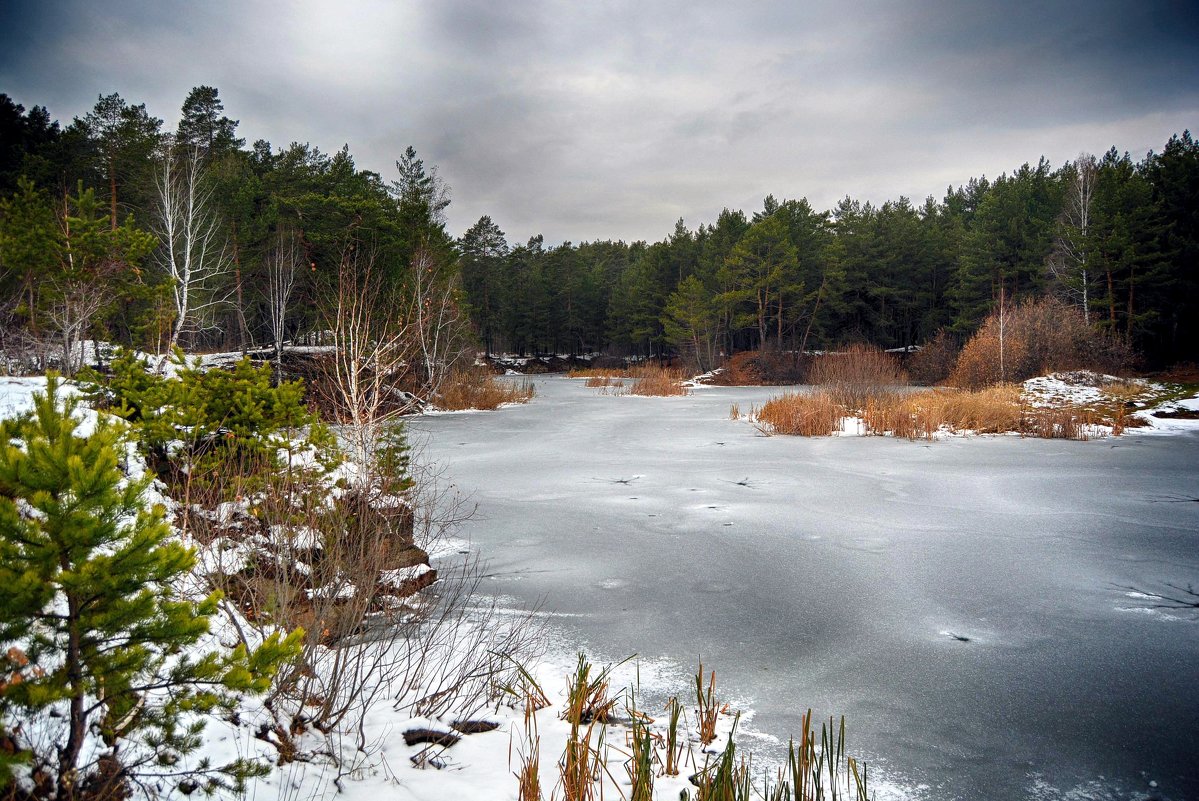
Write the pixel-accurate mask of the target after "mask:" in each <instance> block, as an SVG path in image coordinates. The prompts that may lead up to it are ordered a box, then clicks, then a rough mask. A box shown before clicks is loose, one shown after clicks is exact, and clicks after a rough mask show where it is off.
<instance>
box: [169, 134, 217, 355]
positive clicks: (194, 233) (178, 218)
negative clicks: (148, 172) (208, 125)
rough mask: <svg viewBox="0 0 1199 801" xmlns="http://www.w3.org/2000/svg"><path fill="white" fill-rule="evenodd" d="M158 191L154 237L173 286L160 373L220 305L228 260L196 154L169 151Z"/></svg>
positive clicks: (210, 193)
mask: <svg viewBox="0 0 1199 801" xmlns="http://www.w3.org/2000/svg"><path fill="white" fill-rule="evenodd" d="M156 188H157V191H158V208H157V219H156V220H155V228H156V230H155V233H156V234H157V235H158V239H159V241H160V242H161V243H162V247H161V249H160V251H159V257H160V260H161V264H162V267H163V270H164V271H165V272H166V275H167V279H168V280H169V281H170V282H171V300H172V302H173V306H174V308H173V311H174V317H175V321H174V324H173V325H172V326H171V334H170V340H169V341H168V343H167V348H166V351H165V352H164V353H163V354H162V357H161V358H160V359H159V362H158V370H159V371H161V370H162V369H163V367H164V365H165V364H166V361H167V358H168V357H169V355H170V353H171V351H173V350H174V348H175V346H176V345H178V344H179V338H180V336H182V334H183V333H184V332H185V331H194V330H198V329H200V328H202V327H203V324H202V321H203V320H204V318H205V317H206V316H207V315H208V314H210V313H211V312H212V311H213V310H214V309H215V308H216V307H218V306H220V305H221V304H222V303H224V301H225V298H224V297H223V296H221V295H220V294H219V293H217V292H216V290H215V286H214V285H215V283H216V279H217V278H219V277H220V276H221V275H223V274H225V273H226V272H228V267H229V258H228V254H227V253H226V251H225V241H224V237H223V236H222V235H221V230H222V229H221V225H220V222H219V220H218V218H217V214H216V211H215V209H214V208H213V203H212V190H211V188H210V187H209V185H208V183H207V181H206V180H205V175H204V168H203V165H202V157H201V153H200V151H199V150H198V149H196V148H189V149H185V150H184V151H182V152H181V153H175V152H174V149H173V148H167V150H166V152H165V154H164V155H163V158H162V163H161V165H160V168H159V171H158V174H157V176H156Z"/></svg>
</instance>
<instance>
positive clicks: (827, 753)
mask: <svg viewBox="0 0 1199 801" xmlns="http://www.w3.org/2000/svg"><path fill="white" fill-rule="evenodd" d="M763 796H764V797H765V798H767V799H769V801H838V800H839V799H845V801H850V800H851V799H852V800H853V801H869V799H870V792H869V789H868V782H867V777H866V766H865V765H864V764H863V763H861V762H859V761H858V760H856V759H854V758H853V757H851V756H849V755H848V754H847V753H846V751H845V718H844V717H842V718H841V722H840V724H839V725H838V724H837V723H836V721H835V720H834V719H833V718H829V719H828V722H827V723H821V724H820V737H819V739H817V737H816V731H815V729H814V727H813V726H812V710H810V709H809V710H808V712H807V714H806V715H804V718H803V731H802V732H801V734H800V740H799V743H798V744H796V742H795V739H794V738H792V740H791V742H790V743H789V744H788V747H787V764H786V766H785V767H784V768H783V769H782V770H780V771H779V776H778V779H777V781H776V783H775V784H774V785H773V786H770V785H769V784H768V785H767V787H766V788H765V793H764V794H763Z"/></svg>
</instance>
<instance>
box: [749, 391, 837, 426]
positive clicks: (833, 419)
mask: <svg viewBox="0 0 1199 801" xmlns="http://www.w3.org/2000/svg"><path fill="white" fill-rule="evenodd" d="M844 415H845V410H844V409H843V408H842V407H841V406H840V405H838V404H837V403H836V402H835V401H834V400H833V398H832V396H831V395H829V394H828V393H826V392H814V393H812V394H801V393H795V392H788V393H786V394H783V395H780V396H779V397H777V398H771V399H770V400H768V401H766V403H765V404H764V405H763V406H762V408H761V409H758V410H757V412H756V414H755V415H754V419H755V422H756V423H757V425H758V428H759V429H760V430H761V431H763V432H764V433H768V434H791V435H795V436H801V437H823V436H827V435H829V434H832V433H833V432H834V431H839V430H840V429H841V418H842V417H843V416H844Z"/></svg>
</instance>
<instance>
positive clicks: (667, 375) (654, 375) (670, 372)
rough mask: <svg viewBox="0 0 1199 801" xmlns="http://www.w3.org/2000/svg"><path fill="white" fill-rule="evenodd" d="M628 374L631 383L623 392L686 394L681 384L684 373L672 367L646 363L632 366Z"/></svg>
mask: <svg viewBox="0 0 1199 801" xmlns="http://www.w3.org/2000/svg"><path fill="white" fill-rule="evenodd" d="M629 375H630V377H631V378H632V379H633V383H632V385H630V386H629V387H628V389H627V391H626V392H625V393H624V394H628V395H648V396H660V397H668V396H672V395H686V394H688V390H687V388H686V387H685V386H683V381H684V380H685V379H686V375H684V373H683V371H682V370H679V369H676V368H673V367H663V366H662V365H659V364H646V365H641V366H639V367H634V368H633V369H632V370H630V371H629Z"/></svg>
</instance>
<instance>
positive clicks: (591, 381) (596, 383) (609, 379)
mask: <svg viewBox="0 0 1199 801" xmlns="http://www.w3.org/2000/svg"><path fill="white" fill-rule="evenodd" d="M584 386H587V387H591V388H593V389H597V388H600V387H603V388H605V389H606V388H608V387H623V386H624V379H623V378H621V377H618V376H610V375H593V376H588V377H587V381H586V382H585V384H584Z"/></svg>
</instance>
